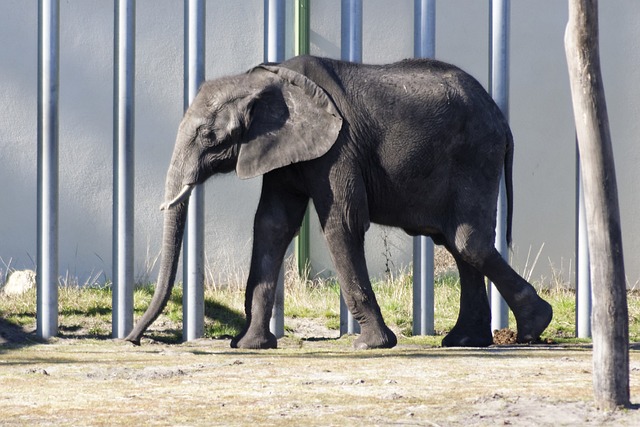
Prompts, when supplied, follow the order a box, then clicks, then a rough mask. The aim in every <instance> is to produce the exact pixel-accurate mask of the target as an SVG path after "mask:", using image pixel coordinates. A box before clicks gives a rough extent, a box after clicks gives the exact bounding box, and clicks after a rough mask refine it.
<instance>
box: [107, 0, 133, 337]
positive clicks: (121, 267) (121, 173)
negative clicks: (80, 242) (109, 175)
mask: <svg viewBox="0 0 640 427" xmlns="http://www.w3.org/2000/svg"><path fill="white" fill-rule="evenodd" d="M114 9H115V11H114V17H115V19H114V65H113V74H114V79H113V81H114V84H113V139H114V141H113V200H114V203H113V270H114V271H113V302H112V306H113V312H112V323H113V330H112V335H113V337H114V338H124V337H126V336H127V335H128V334H129V332H131V329H132V328H133V285H134V283H133V242H134V239H133V207H134V185H133V184H134V168H135V167H134V116H135V114H134V111H135V108H134V105H135V104H134V101H135V28H136V18H135V13H136V4H135V0H116V1H115V2H114Z"/></svg>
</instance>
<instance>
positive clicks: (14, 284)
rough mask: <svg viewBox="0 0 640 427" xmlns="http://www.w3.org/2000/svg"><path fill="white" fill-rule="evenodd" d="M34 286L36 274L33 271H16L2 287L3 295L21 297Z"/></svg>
mask: <svg viewBox="0 0 640 427" xmlns="http://www.w3.org/2000/svg"><path fill="white" fill-rule="evenodd" d="M35 285H36V273H35V271H33V270H18V271H14V272H13V273H11V275H10V276H9V278H8V279H7V283H5V284H4V286H3V287H2V293H4V294H5V295H21V294H23V293H25V292H27V291H28V290H29V289H31V288H33V287H34V286H35Z"/></svg>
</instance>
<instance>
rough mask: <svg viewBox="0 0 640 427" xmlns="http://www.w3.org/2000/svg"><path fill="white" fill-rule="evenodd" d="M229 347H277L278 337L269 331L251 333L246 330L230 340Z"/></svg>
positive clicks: (258, 348) (259, 348)
mask: <svg viewBox="0 0 640 427" xmlns="http://www.w3.org/2000/svg"><path fill="white" fill-rule="evenodd" d="M231 348H245V349H255V350H264V349H268V348H278V339H277V338H276V336H275V335H273V334H272V333H271V332H269V331H267V332H266V333H252V332H251V331H246V332H242V333H241V334H240V335H238V336H237V337H235V338H233V339H232V340H231Z"/></svg>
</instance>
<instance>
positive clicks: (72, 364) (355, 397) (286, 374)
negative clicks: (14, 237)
mask: <svg viewBox="0 0 640 427" xmlns="http://www.w3.org/2000/svg"><path fill="white" fill-rule="evenodd" d="M288 323H289V325H291V324H292V323H294V324H295V325H294V326H293V327H294V333H293V334H292V335H290V336H287V337H285V338H283V339H281V340H280V341H279V346H280V348H279V349H277V350H269V351H243V350H233V349H231V348H229V341H228V340H225V339H221V340H199V341H196V342H191V343H185V344H173V345H168V344H161V343H158V342H153V341H150V340H146V341H143V343H142V346H140V347H134V346H132V345H130V344H128V343H124V342H119V341H112V340H94V339H86V338H78V337H71V338H59V339H55V340H53V341H52V342H50V343H47V344H42V343H37V342H35V341H33V338H32V335H29V334H21V331H19V330H15V329H12V330H9V329H8V328H7V327H6V324H5V325H2V324H0V329H1V330H2V331H0V332H1V333H0V336H2V337H3V339H2V340H3V342H1V343H0V384H1V385H2V388H1V390H2V391H1V392H0V425H7V426H13V425H29V426H32V425H84V426H89V425H95V426H101V425H105V426H107V425H108V426H111V425H179V426H192V425H193V426H200V425H202V426H211V425H224V426H232V425H238V426H241V425H252V424H253V425H260V426H268V425H279V426H287V425H291V426H300V425H309V426H312V425H328V426H348V425H353V426H356V425H381V426H386V425H403V426H495V425H515V426H547V425H548V426H552V425H553V426H564V425H566V426H574V425H575V426H582V425H593V426H601V425H606V426H620V425H628V426H634V425H640V411H639V410H637V409H625V410H618V411H615V412H610V413H609V412H603V411H599V410H597V409H596V408H594V406H593V403H592V388H591V378H592V365H591V350H590V348H589V347H588V346H572V347H563V346H557V345H545V346H542V345H541V346H495V347H490V348H486V349H445V348H434V347H428V346H425V345H420V344H418V341H415V342H413V341H410V340H404V341H403V342H402V344H401V345H399V346H397V347H396V348H394V349H391V350H380V351H377V350H376V351H355V350H352V348H351V340H352V338H349V337H347V338H342V339H337V338H336V337H334V336H332V334H333V335H335V332H332V331H325V332H322V331H318V330H317V328H315V327H314V326H313V325H309V324H308V323H305V322H295V321H290V322H288ZM631 396H632V402H633V403H638V402H640V350H636V349H632V350H631Z"/></svg>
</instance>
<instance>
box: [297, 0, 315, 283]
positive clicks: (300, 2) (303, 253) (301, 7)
mask: <svg viewBox="0 0 640 427" xmlns="http://www.w3.org/2000/svg"><path fill="white" fill-rule="evenodd" d="M310 2H311V0H296V3H295V17H294V19H295V23H294V31H295V54H296V55H307V54H309V26H310V25H309V8H310ZM295 249H296V261H297V264H298V274H299V275H300V277H303V278H306V277H307V275H308V274H309V268H310V262H309V207H308V206H307V212H306V213H305V215H304V219H303V220H302V225H301V226H300V233H299V234H298V237H297V238H296V241H295Z"/></svg>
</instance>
